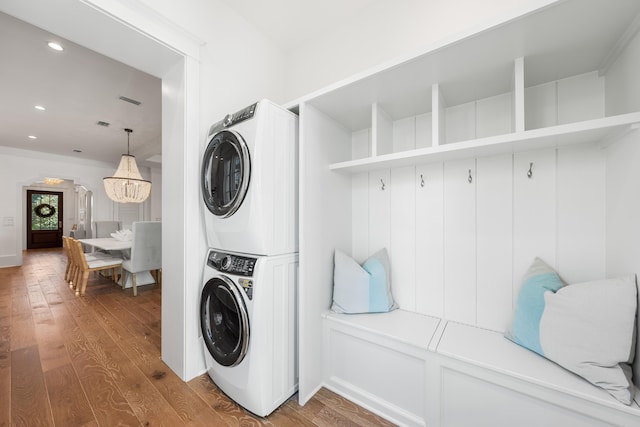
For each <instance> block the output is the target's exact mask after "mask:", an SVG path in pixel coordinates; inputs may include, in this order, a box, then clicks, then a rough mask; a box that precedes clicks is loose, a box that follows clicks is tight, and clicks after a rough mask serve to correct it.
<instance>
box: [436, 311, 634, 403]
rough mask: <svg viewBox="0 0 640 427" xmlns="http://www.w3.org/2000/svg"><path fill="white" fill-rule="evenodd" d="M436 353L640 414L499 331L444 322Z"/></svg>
mask: <svg viewBox="0 0 640 427" xmlns="http://www.w3.org/2000/svg"><path fill="white" fill-rule="evenodd" d="M437 352H438V353H439V354H442V355H445V356H447V357H450V358H452V359H457V360H461V361H464V362H467V363H470V364H473V365H476V366H479V367H482V368H485V369H490V370H492V371H495V372H499V373H503V374H505V375H509V376H511V377H515V378H519V379H522V380H524V381H527V382H530V383H533V384H538V385H541V386H544V387H547V388H550V389H553V390H557V391H561V392H564V393H567V394H570V395H572V396H576V397H580V398H582V399H585V400H589V401H592V402H595V403H598V404H601V405H604V406H608V407H611V408H615V409H617V410H620V411H623V412H628V413H631V414H634V415H637V416H640V407H638V404H637V403H635V402H632V403H631V405H629V406H627V405H623V404H622V403H620V402H619V401H618V400H617V399H615V398H614V397H613V396H611V395H610V394H609V393H607V392H606V391H605V390H603V389H600V388H598V387H594V386H593V385H591V384H590V383H589V382H587V381H586V380H584V379H583V378H581V377H579V376H577V375H574V374H573V373H571V372H569V371H567V370H565V369H563V368H562V367H561V366H559V365H557V364H555V363H554V362H552V361H550V360H548V359H545V358H543V357H540V356H539V355H537V354H536V353H534V352H532V351H529V350H527V349H525V348H523V347H521V346H519V345H516V344H514V343H513V342H511V341H509V340H507V339H505V338H504V337H503V335H502V334H501V333H499V332H494V331H489V330H486V329H480V328H476V327H473V326H468V325H463V324H459V323H454V322H447V324H446V327H445V328H444V332H443V334H442V337H441V338H440V342H439V344H438V347H437Z"/></svg>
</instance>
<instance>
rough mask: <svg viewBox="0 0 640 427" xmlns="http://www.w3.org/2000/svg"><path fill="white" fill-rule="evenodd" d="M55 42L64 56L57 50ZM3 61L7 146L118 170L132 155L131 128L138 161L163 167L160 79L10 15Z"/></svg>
mask: <svg viewBox="0 0 640 427" xmlns="http://www.w3.org/2000/svg"><path fill="white" fill-rule="evenodd" d="M50 41H55V42H57V43H59V44H61V45H62V46H63V47H64V50H63V51H62V52H57V51H54V50H52V49H51V48H49V47H48V46H47V43H48V42H50ZM0 56H1V57H2V58H3V64H2V67H0V93H1V94H2V96H1V97H0V145H3V146H8V147H15V148H20V149H27V150H34V151H40V152H46V153H52V154H60V155H65V156H72V157H77V158H79V159H92V160H101V161H106V162H109V163H113V164H114V165H116V164H117V162H118V160H119V158H120V155H121V154H122V153H126V151H127V134H126V133H125V132H124V128H131V129H133V133H132V134H131V139H130V142H131V143H130V147H131V148H130V152H131V154H133V155H135V156H136V160H137V161H138V163H139V164H141V165H146V166H159V161H160V158H161V157H160V154H161V148H162V143H161V135H162V130H161V121H162V117H161V98H162V93H161V81H160V79H158V78H157V77H153V76H151V75H149V74H146V73H143V72H141V71H138V70H136V69H134V68H131V67H129V66H127V65H124V64H122V63H120V62H118V61H115V60H112V59H110V58H107V57H105V56H102V55H100V54H98V53H95V52H93V51H91V50H89V49H86V48H84V47H82V46H79V45H77V44H75V43H72V42H70V41H67V40H64V39H62V38H60V37H57V36H55V35H53V34H51V33H49V32H47V31H44V30H41V29H40V28H37V27H34V26H32V25H30V24H27V23H25V22H23V21H20V20H18V19H16V18H13V17H11V16H9V15H6V14H3V13H0ZM121 96H123V97H126V98H129V99H133V100H136V101H139V102H140V105H138V106H136V105H133V104H131V103H129V102H125V101H122V100H120V99H119V98H120V97H121ZM36 105H40V106H43V107H45V108H46V110H44V111H40V110H37V109H36V108H35V106H36ZM98 122H106V123H109V126H108V127H104V126H99V125H98V124H97V123H98ZM30 135H32V136H35V137H36V139H31V138H29V136H30ZM74 150H79V152H77V151H74ZM152 156H155V161H153V162H150V161H148V160H147V159H149V158H154V157H152Z"/></svg>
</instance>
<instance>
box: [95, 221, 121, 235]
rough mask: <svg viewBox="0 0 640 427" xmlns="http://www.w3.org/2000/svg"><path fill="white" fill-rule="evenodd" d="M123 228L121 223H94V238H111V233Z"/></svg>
mask: <svg viewBox="0 0 640 427" xmlns="http://www.w3.org/2000/svg"><path fill="white" fill-rule="evenodd" d="M121 228H122V222H121V221H94V222H93V237H94V238H101V237H111V233H115V232H116V231H118V230H120V229H121Z"/></svg>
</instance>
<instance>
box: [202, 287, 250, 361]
mask: <svg viewBox="0 0 640 427" xmlns="http://www.w3.org/2000/svg"><path fill="white" fill-rule="evenodd" d="M200 326H201V328H202V337H203V338H204V342H205V344H206V345H207V348H208V349H209V353H211V355H212V356H213V358H214V359H215V360H216V361H217V362H218V363H219V364H221V365H223V366H235V365H237V364H239V363H240V362H242V359H243V358H244V356H245V354H246V353H247V348H248V347H249V315H248V313H247V308H246V306H245V304H244V300H243V299H242V295H241V294H240V291H239V290H238V287H237V286H236V285H235V284H234V283H233V282H232V281H231V280H230V279H229V278H228V277H226V276H218V277H214V278H212V279H211V280H209V281H208V282H207V283H206V284H205V285H204V288H203V289H202V298H201V300H200Z"/></svg>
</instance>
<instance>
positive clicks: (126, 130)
mask: <svg viewBox="0 0 640 427" xmlns="http://www.w3.org/2000/svg"><path fill="white" fill-rule="evenodd" d="M124 131H125V132H126V133H127V156H129V136H130V135H131V132H133V130H132V129H125V130H124Z"/></svg>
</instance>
